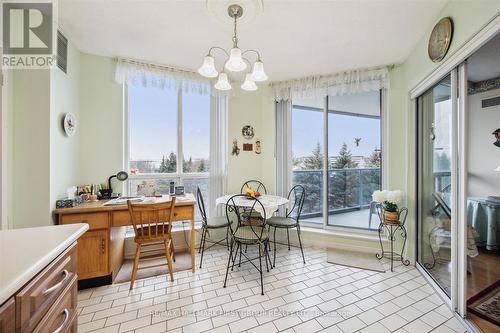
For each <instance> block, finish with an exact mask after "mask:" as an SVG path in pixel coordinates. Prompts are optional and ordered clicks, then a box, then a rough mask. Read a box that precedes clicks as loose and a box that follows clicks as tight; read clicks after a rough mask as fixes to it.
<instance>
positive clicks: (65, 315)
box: [0, 243, 78, 333]
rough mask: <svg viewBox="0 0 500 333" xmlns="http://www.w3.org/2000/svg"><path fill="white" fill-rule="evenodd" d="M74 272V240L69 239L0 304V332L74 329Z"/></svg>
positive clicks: (75, 276)
mask: <svg viewBox="0 0 500 333" xmlns="http://www.w3.org/2000/svg"><path fill="white" fill-rule="evenodd" d="M76 272H77V258H76V243H73V244H72V245H71V246H70V247H69V248H67V249H66V250H65V251H64V252H63V253H62V254H60V255H59V256H58V257H57V258H56V259H55V260H53V261H52V262H51V263H50V264H49V265H47V266H46V267H45V268H44V269H43V270H42V271H41V272H39V273H38V274H37V275H35V277H33V279H31V281H29V282H28V283H27V284H26V285H24V286H23V287H22V288H21V289H20V290H19V291H17V293H16V294H15V295H13V297H12V298H10V299H9V300H7V301H6V302H5V303H3V304H1V305H0V333H32V332H37V333H42V332H43V333H45V332H60V333H63V332H64V333H67V332H74V333H76V332H77V312H76V311H77V301H78V299H77V297H78V295H77V292H78V291H77V280H78V276H77V274H76Z"/></svg>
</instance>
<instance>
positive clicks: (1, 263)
mask: <svg viewBox="0 0 500 333" xmlns="http://www.w3.org/2000/svg"><path fill="white" fill-rule="evenodd" d="M88 228H89V225H88V224H85V223H78V224H67V225H51V226H46V227H36V228H25V229H9V230H0V305H1V304H2V303H4V302H5V301H7V300H8V299H9V298H10V297H11V296H13V295H14V294H15V293H16V292H17V291H18V290H19V289H21V288H22V287H23V286H24V285H25V284H26V283H28V282H29V281H30V280H31V279H32V278H33V277H35V275H37V274H38V273H39V272H40V271H41V270H43V269H44V268H45V267H46V266H47V265H48V264H50V263H51V262H52V261H53V260H54V259H55V258H57V256H58V255H60V254H61V253H62V252H64V250H66V249H67V248H68V247H69V246H70V245H71V244H73V243H74V242H75V241H76V240H77V239H78V237H80V236H81V235H83V233H85V231H87V229H88Z"/></svg>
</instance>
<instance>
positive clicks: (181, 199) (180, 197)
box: [175, 195, 191, 202]
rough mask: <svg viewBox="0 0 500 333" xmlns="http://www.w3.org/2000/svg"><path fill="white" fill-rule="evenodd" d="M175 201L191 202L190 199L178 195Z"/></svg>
mask: <svg viewBox="0 0 500 333" xmlns="http://www.w3.org/2000/svg"><path fill="white" fill-rule="evenodd" d="M175 201H177V202H186V201H191V198H190V197H187V196H184V195H182V196H181V195H176V196H175Z"/></svg>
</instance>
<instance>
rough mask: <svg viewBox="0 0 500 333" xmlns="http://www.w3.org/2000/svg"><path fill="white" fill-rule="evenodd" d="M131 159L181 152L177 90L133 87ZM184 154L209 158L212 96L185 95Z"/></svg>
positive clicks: (195, 157)
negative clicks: (178, 130)
mask: <svg viewBox="0 0 500 333" xmlns="http://www.w3.org/2000/svg"><path fill="white" fill-rule="evenodd" d="M128 98H129V128H130V159H131V160H144V159H145V160H161V158H162V155H168V154H170V152H174V153H175V152H176V151H177V92H176V91H174V90H171V89H164V90H161V89H156V88H144V87H141V86H133V85H131V86H129V90H128ZM183 138H184V140H183V141H184V145H183V150H184V156H185V157H186V159H188V158H189V157H190V156H191V157H193V159H199V158H205V159H206V158H208V156H209V151H210V144H209V143H210V96H209V95H206V96H205V95H198V94H189V93H184V94H183Z"/></svg>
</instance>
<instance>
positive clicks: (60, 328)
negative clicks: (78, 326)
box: [52, 309, 69, 333]
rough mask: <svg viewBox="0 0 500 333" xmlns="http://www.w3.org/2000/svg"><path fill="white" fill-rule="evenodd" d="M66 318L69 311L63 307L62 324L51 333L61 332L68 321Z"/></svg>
mask: <svg viewBox="0 0 500 333" xmlns="http://www.w3.org/2000/svg"><path fill="white" fill-rule="evenodd" d="M68 319H69V311H68V309H64V320H63V322H62V324H61V325H60V326H59V327H58V328H56V329H55V330H54V332H52V333H61V332H62V331H63V328H64V326H66V324H67V323H68Z"/></svg>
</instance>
